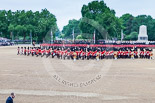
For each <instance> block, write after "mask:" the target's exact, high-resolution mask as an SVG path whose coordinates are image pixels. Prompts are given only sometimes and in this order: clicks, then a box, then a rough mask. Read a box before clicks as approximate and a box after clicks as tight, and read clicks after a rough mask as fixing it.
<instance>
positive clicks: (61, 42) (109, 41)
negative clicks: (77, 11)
mask: <svg viewBox="0 0 155 103" xmlns="http://www.w3.org/2000/svg"><path fill="white" fill-rule="evenodd" d="M53 44H94V41H93V40H75V41H73V40H55V41H54V42H53ZM95 44H101V45H102V44H109V45H120V44H123V45H132V44H135V45H145V44H149V45H155V41H148V42H141V41H112V40H97V41H95Z"/></svg>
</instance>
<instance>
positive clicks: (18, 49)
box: [17, 47, 20, 55]
mask: <svg viewBox="0 0 155 103" xmlns="http://www.w3.org/2000/svg"><path fill="white" fill-rule="evenodd" d="M19 54H20V47H18V48H17V55H19Z"/></svg>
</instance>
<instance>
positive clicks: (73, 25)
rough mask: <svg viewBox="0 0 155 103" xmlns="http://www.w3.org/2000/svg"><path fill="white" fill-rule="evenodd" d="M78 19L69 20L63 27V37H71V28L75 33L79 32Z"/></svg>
mask: <svg viewBox="0 0 155 103" xmlns="http://www.w3.org/2000/svg"><path fill="white" fill-rule="evenodd" d="M79 23H80V20H75V19H73V20H69V23H68V25H66V26H64V27H63V30H62V33H63V34H65V37H68V38H69V37H72V34H73V29H74V33H75V34H80V33H81V30H80V27H79Z"/></svg>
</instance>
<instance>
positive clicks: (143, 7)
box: [0, 0, 155, 30]
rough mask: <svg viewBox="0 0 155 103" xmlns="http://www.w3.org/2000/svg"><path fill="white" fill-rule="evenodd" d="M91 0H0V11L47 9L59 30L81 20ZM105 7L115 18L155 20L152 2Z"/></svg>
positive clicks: (117, 0)
mask: <svg viewBox="0 0 155 103" xmlns="http://www.w3.org/2000/svg"><path fill="white" fill-rule="evenodd" d="M91 1H93V0H0V9H1V10H4V9H5V10H10V9H11V10H12V11H16V10H33V11H40V10H41V9H44V8H47V9H48V10H49V11H50V12H51V13H53V14H54V15H55V16H56V18H57V24H58V27H59V29H60V30H62V28H63V26H65V25H67V24H68V20H70V19H80V18H81V8H82V6H83V4H88V3H89V2H91ZM104 1H105V3H106V4H107V6H109V7H110V8H111V9H114V10H115V11H116V15H117V16H121V15H122V14H125V13H130V14H132V15H134V16H137V15H140V14H146V15H151V16H152V17H153V18H155V13H154V10H155V6H154V4H155V1H154V0H104Z"/></svg>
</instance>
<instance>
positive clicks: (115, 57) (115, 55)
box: [114, 51, 117, 60]
mask: <svg viewBox="0 0 155 103" xmlns="http://www.w3.org/2000/svg"><path fill="white" fill-rule="evenodd" d="M114 59H115V60H117V51H115V52H114Z"/></svg>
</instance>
